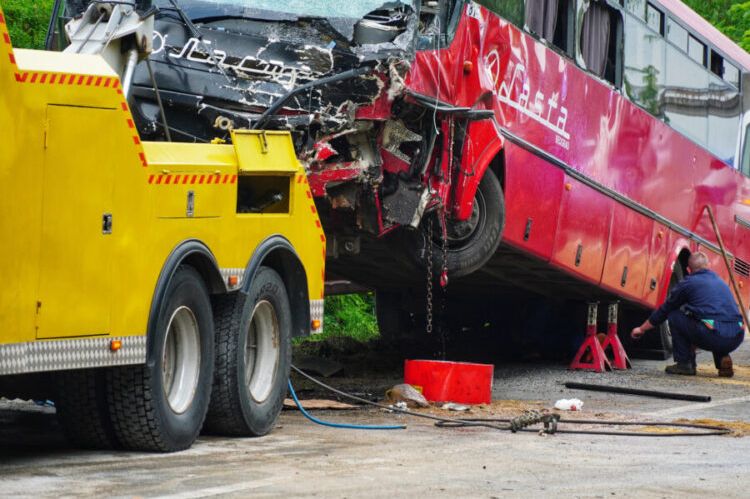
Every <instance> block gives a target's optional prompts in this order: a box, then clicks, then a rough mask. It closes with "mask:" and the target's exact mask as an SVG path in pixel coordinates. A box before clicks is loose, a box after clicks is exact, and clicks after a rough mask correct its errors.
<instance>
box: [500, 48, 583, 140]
mask: <svg viewBox="0 0 750 499" xmlns="http://www.w3.org/2000/svg"><path fill="white" fill-rule="evenodd" d="M485 67H486V69H487V71H488V73H489V76H490V78H491V80H492V82H493V85H494V86H495V88H496V89H497V98H498V100H499V101H500V102H502V103H503V104H506V105H508V106H510V107H512V108H513V109H515V110H517V111H519V112H521V113H523V114H524V115H526V116H528V117H529V118H531V119H533V120H534V121H536V122H538V123H540V124H541V125H543V126H544V127H546V128H548V129H549V130H552V131H553V132H555V134H556V135H557V137H556V138H555V142H556V143H557V144H558V145H560V146H561V147H563V148H565V149H568V148H569V147H570V134H569V133H568V132H567V131H565V126H566V125H567V123H568V108H566V107H565V106H561V105H560V104H559V102H558V99H559V94H558V93H554V94H553V95H552V96H551V97H549V98H546V96H545V95H544V93H543V92H542V91H541V90H537V91H536V92H535V93H534V97H533V99H531V95H532V94H531V85H530V83H529V81H528V79H526V67H525V66H524V65H522V64H516V67H515V69H514V70H513V76H512V77H511V79H510V82H507V81H500V56H499V54H498V53H497V50H492V51H491V52H489V53H488V54H487V56H486V57H485ZM498 82H500V86H499V87H498ZM517 82H522V83H521V93H520V95H518V97H517V98H515V99H514V98H513V96H512V92H511V89H512V88H514V86H515V85H516V83H517ZM545 109H546V113H545Z"/></svg>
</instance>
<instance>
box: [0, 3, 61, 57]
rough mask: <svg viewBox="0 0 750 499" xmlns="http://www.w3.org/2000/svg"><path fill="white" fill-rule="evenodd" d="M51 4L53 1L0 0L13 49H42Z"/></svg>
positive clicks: (50, 12) (50, 13)
mask: <svg viewBox="0 0 750 499" xmlns="http://www.w3.org/2000/svg"><path fill="white" fill-rule="evenodd" d="M53 4H54V2H53V0H0V6H2V8H3V11H4V12H5V17H6V18H7V20H8V21H7V22H8V31H9V32H10V37H11V40H13V45H14V46H15V47H21V48H29V49H41V48H44V38H45V36H46V35H47V26H48V25H49V20H50V16H51V15H52V5H53Z"/></svg>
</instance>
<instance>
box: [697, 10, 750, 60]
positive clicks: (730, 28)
mask: <svg viewBox="0 0 750 499" xmlns="http://www.w3.org/2000/svg"><path fill="white" fill-rule="evenodd" d="M683 1H684V2H685V3H686V4H687V5H688V6H689V7H690V8H691V9H693V10H694V11H696V12H697V13H698V14H700V15H701V16H703V17H704V18H705V19H706V20H708V22H710V23H711V24H713V25H714V26H716V27H717V28H718V29H719V31H721V32H722V33H724V34H725V35H727V36H728V37H729V38H731V39H732V40H734V41H735V42H736V43H738V44H739V45H740V46H741V47H742V48H743V49H745V50H746V51H750V1H748V0H711V1H706V0H683Z"/></svg>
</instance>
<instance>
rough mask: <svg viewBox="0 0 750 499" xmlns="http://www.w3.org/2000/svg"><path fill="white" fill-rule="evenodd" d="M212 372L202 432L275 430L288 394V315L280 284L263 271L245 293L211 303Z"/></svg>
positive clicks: (259, 433) (271, 272) (261, 432)
mask: <svg viewBox="0 0 750 499" xmlns="http://www.w3.org/2000/svg"><path fill="white" fill-rule="evenodd" d="M214 310H215V314H216V373H215V375H214V386H213V394H212V396H211V404H210V407H209V410H208V416H207V417H206V431H208V432H210V433H213V434H220V435H237V436H251V437H255V436H262V435H265V434H267V433H268V432H270V431H271V429H273V427H274V425H275V424H276V420H277V418H278V417H279V414H280V412H281V407H282V404H283V402H284V397H285V396H286V388H287V380H288V379H289V370H290V365H291V359H292V346H291V329H292V320H291V319H292V314H291V309H290V306H289V298H288V296H287V292H286V288H285V287H284V282H283V281H282V280H281V277H280V276H279V274H278V273H276V271H275V270H273V269H271V268H269V267H261V268H260V269H259V270H258V273H257V274H256V275H255V278H254V279H253V282H252V283H251V285H250V291H249V293H248V294H244V293H232V294H229V295H225V296H222V297H219V298H218V299H217V300H216V302H215V307H214Z"/></svg>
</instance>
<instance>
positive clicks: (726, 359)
mask: <svg viewBox="0 0 750 499" xmlns="http://www.w3.org/2000/svg"><path fill="white" fill-rule="evenodd" d="M719 376H721V377H722V378H731V377H732V376H734V369H732V357H730V356H729V355H725V356H723V357H722V358H721V361H719Z"/></svg>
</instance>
